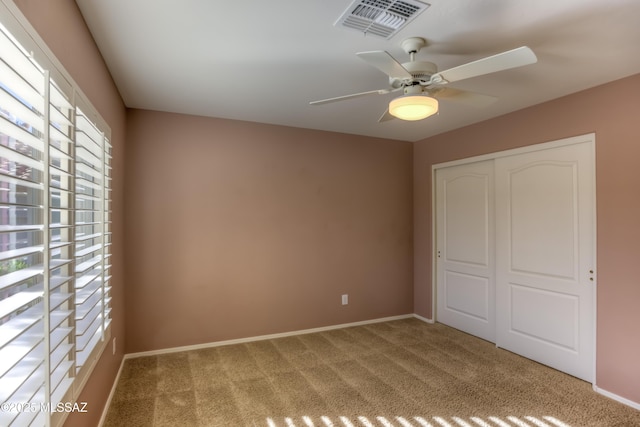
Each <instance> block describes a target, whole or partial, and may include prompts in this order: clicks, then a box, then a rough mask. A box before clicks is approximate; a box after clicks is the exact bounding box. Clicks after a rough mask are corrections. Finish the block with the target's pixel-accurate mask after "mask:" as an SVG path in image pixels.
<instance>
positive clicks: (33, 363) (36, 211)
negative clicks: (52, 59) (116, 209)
mask: <svg viewBox="0 0 640 427" xmlns="http://www.w3.org/2000/svg"><path fill="white" fill-rule="evenodd" d="M0 51H1V52H2V60H1V61H0V218H1V223H0V360H2V363H1V364H0V401H1V402H6V401H12V402H29V401H35V400H37V401H46V394H45V377H46V375H45V372H46V371H45V369H46V366H45V354H46V353H47V349H46V343H45V333H44V332H45V323H44V322H45V316H44V313H45V308H46V305H47V304H45V301H44V286H45V280H44V276H45V257H44V256H45V255H44V252H45V251H44V245H45V236H44V234H45V229H44V228H45V216H46V214H45V212H44V206H43V204H44V201H45V198H46V194H45V190H46V188H45V185H44V176H45V172H46V171H45V162H44V158H45V149H46V144H45V114H46V112H45V92H46V90H45V84H46V83H45V74H44V72H43V71H42V70H40V69H39V67H38V66H37V65H36V64H34V63H33V62H32V61H31V60H30V59H29V57H28V56H27V55H26V53H25V52H24V51H23V50H22V49H21V48H20V47H19V46H18V45H17V44H16V43H15V42H14V41H13V39H12V38H11V37H10V36H9V35H8V34H7V33H5V32H4V31H2V32H0ZM37 415H38V414H37V413H7V412H2V413H0V417H2V418H0V424H1V425H9V424H10V423H11V422H12V421H13V419H14V418H18V417H19V422H18V424H27V423H28V422H29V421H30V420H31V419H33V418H35V417H36V416H37Z"/></svg>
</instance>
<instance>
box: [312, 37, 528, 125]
mask: <svg viewBox="0 0 640 427" xmlns="http://www.w3.org/2000/svg"><path fill="white" fill-rule="evenodd" d="M426 45H427V41H426V40H425V39H423V38H421V37H410V38H408V39H406V40H404V41H403V42H402V44H401V46H402V48H403V49H404V51H405V52H406V53H407V54H409V57H410V61H409V62H405V63H404V64H400V63H399V62H398V61H396V60H395V59H394V58H393V57H392V56H391V55H390V54H389V53H388V52H386V51H372V52H360V53H357V54H356V55H357V56H358V57H359V58H361V59H362V60H364V61H365V62H367V63H368V64H369V65H372V66H374V67H376V68H377V69H379V70H380V71H382V72H383V73H385V74H387V75H388V76H389V87H388V88H386V89H378V90H371V91H367V92H360V93H354V94H351V95H344V96H338V97H335V98H328V99H322V100H319V101H312V102H310V103H309V104H311V105H321V104H328V103H330V102H336V101H343V100H346V99H351V98H357V97H361V96H367V95H373V94H378V95H384V94H387V93H391V92H399V91H402V92H403V95H401V96H399V97H397V98H395V99H393V100H391V102H390V103H389V108H388V109H387V111H385V113H384V114H383V115H382V116H381V117H380V119H378V122H383V121H386V120H390V119H393V118H399V119H402V120H422V119H424V118H427V117H429V116H431V115H433V114H435V113H437V112H438V99H445V100H452V101H460V102H464V103H466V104H469V105H473V106H478V107H483V106H487V105H489V104H491V103H492V102H494V101H496V99H497V98H495V97H493V96H489V95H482V94H479V93H474V92H469V91H464V90H460V89H455V88H452V87H448V86H446V85H447V84H448V83H453V82H456V81H459V80H464V79H469V78H471V77H477V76H482V75H484V74H490V73H495V72H498V71H503V70H508V69H510V68H516V67H522V66H524V65H529V64H533V63H535V62H537V60H538V59H537V58H536V55H535V54H534V53H533V51H532V50H531V49H530V48H528V47H526V46H522V47H519V48H516V49H512V50H508V51H506V52H502V53H499V54H496V55H492V56H488V57H486V58H482V59H479V60H477V61H473V62H469V63H466V64H463V65H459V66H457V67H453V68H449V69H448V70H445V71H438V67H437V66H436V64H434V63H433V62H427V61H417V60H416V59H415V55H416V53H418V52H419V51H420V49H422V48H423V47H424V46H426Z"/></svg>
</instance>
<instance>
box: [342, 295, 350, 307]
mask: <svg viewBox="0 0 640 427" xmlns="http://www.w3.org/2000/svg"><path fill="white" fill-rule="evenodd" d="M347 304H349V294H344V295H342V305H347Z"/></svg>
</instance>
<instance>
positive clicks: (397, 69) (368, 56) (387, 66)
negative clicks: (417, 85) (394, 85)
mask: <svg viewBox="0 0 640 427" xmlns="http://www.w3.org/2000/svg"><path fill="white" fill-rule="evenodd" d="M356 55H358V58H360V59H362V60H363V61H365V62H366V63H367V64H369V65H372V66H374V67H376V68H377V69H378V70H380V71H382V72H383V73H385V74H387V75H388V76H389V77H392V78H397V79H401V80H403V79H412V78H413V77H412V76H411V73H410V72H408V71H407V70H406V69H405V68H404V67H403V66H402V65H401V64H400V63H399V62H398V61H396V60H395V59H394V58H393V56H391V55H389V53H388V52H385V51H384V50H376V51H372V52H359V53H356Z"/></svg>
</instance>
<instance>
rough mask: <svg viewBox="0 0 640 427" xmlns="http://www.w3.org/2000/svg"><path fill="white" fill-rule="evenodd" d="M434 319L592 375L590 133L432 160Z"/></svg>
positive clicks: (565, 369)
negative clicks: (461, 159)
mask: <svg viewBox="0 0 640 427" xmlns="http://www.w3.org/2000/svg"><path fill="white" fill-rule="evenodd" d="M434 190H435V228H436V230H435V238H436V245H435V251H436V254H435V255H436V292H437V296H436V319H437V320H438V321H439V322H441V323H444V324H446V325H449V326H452V327H454V328H457V329H460V330H462V331H464V332H468V333H470V334H472V335H475V336H478V337H480V338H484V339H486V340H488V341H491V342H495V343H496V344H497V346H499V347H502V348H505V349H507V350H510V351H513V352H514V353H518V354H520V355H522V356H525V357H527V358H530V359H533V360H536V361H538V362H540V363H543V364H546V365H548V366H551V367H553V368H556V369H558V370H561V371H563V372H566V373H569V374H571V375H574V376H576V377H578V378H581V379H584V380H586V381H590V382H593V380H594V353H595V282H594V280H595V273H594V271H593V270H594V268H595V159H594V139H593V135H585V136H581V137H575V138H570V139H567V140H563V141H557V142H553V143H548V144H541V145H539V146H538V147H535V146H534V147H527V148H523V149H517V150H510V151H505V152H500V153H495V154H494V155H492V156H490V157H489V156H484V157H483V158H482V159H481V161H475V162H474V161H473V159H469V162H468V163H462V164H454V165H453V166H446V167H441V168H437V169H436V170H435V189H434Z"/></svg>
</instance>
